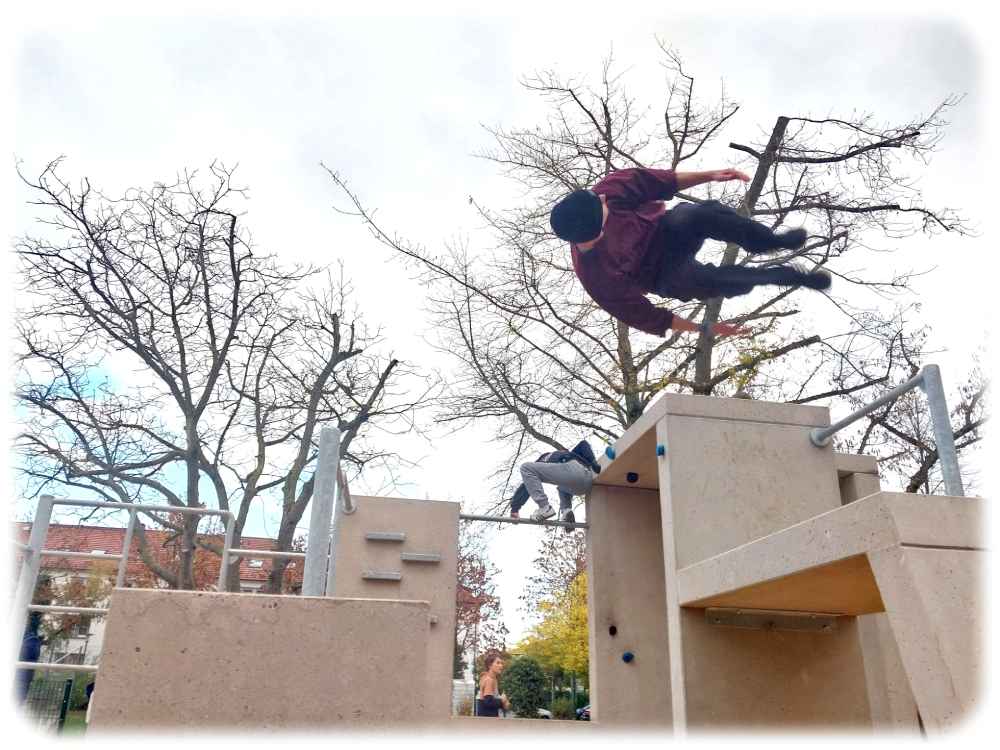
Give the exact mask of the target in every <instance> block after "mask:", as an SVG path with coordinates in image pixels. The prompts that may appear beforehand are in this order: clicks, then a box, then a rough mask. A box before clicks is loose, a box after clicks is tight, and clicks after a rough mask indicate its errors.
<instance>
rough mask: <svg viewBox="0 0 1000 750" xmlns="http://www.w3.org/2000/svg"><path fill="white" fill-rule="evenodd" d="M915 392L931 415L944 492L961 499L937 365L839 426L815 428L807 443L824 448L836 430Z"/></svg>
mask: <svg viewBox="0 0 1000 750" xmlns="http://www.w3.org/2000/svg"><path fill="white" fill-rule="evenodd" d="M916 388H920V389H921V390H922V391H923V392H924V395H925V396H926V397H927V407H928V409H929V410H930V414H931V426H932V428H933V430H934V442H935V443H936V445H937V452H938V460H939V461H940V463H941V475H942V477H943V478H944V486H945V491H946V492H947V493H948V494H949V495H951V496H953V497H964V496H965V488H964V487H963V486H962V472H961V470H960V469H959V466H958V452H957V451H956V450H955V437H954V435H953V434H952V431H951V420H950V419H949V415H948V402H947V401H946V400H945V396H944V385H943V384H942V383H941V369H940V368H939V367H938V366H937V365H924V367H923V368H922V369H921V370H920V372H918V373H917V374H916V375H914V376H913V377H912V378H910V379H909V380H907V381H906V382H905V383H902V384H900V385H897V386H896V387H895V388H893V389H892V390H891V391H887V392H886V393H884V394H883V395H882V396H880V397H879V398H877V399H875V400H874V401H872V402H871V403H870V404H868V405H867V406H863V407H862V408H860V409H858V410H857V411H856V412H854V413H853V414H851V415H850V416H847V417H844V418H843V419H841V420H840V421H839V422H834V423H833V424H832V425H830V426H829V427H817V428H815V429H814V430H812V431H811V432H810V433H809V439H810V440H811V441H812V444H813V445H815V446H817V447H819V448H824V447H826V446H827V445H829V444H830V438H831V437H832V436H833V435H834V434H836V433H837V432H839V431H840V430H842V429H844V428H845V427H847V426H848V425H850V424H853V423H854V422H856V421H858V420H859V419H861V418H862V417H864V416H866V415H868V414H871V413H872V412H873V411H875V410H876V409H878V408H880V407H882V406H885V405H886V404H889V403H891V402H893V401H895V400H896V399H897V398H899V397H900V396H902V395H903V394H904V393H907V392H908V391H912V390H914V389H916Z"/></svg>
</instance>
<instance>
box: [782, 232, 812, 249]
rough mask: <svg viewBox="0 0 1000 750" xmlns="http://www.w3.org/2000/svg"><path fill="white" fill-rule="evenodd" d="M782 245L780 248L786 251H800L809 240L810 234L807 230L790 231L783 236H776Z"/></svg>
mask: <svg viewBox="0 0 1000 750" xmlns="http://www.w3.org/2000/svg"><path fill="white" fill-rule="evenodd" d="M775 236H776V237H777V238H778V240H779V242H780V244H779V245H778V247H783V248H785V249H786V250H798V249H799V248H800V247H802V246H803V245H804V244H806V240H807V239H808V238H809V233H808V232H806V230H805V229H790V230H788V231H787V232H782V233H781V234H778V235H775Z"/></svg>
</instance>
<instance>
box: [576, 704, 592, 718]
mask: <svg viewBox="0 0 1000 750" xmlns="http://www.w3.org/2000/svg"><path fill="white" fill-rule="evenodd" d="M576 718H577V719H578V720H580V721H590V704H589V703H588V704H587V705H586V706H584V707H583V708H578V709H576Z"/></svg>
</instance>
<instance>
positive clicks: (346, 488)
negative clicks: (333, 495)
mask: <svg viewBox="0 0 1000 750" xmlns="http://www.w3.org/2000/svg"><path fill="white" fill-rule="evenodd" d="M337 481H338V482H339V487H338V492H342V493H343V501H344V513H346V514H347V515H351V513H353V512H354V511H356V510H357V509H358V506H356V505H355V504H354V500H353V498H352V497H351V488H350V485H348V484H347V477H345V476H344V472H343V471H341V470H340V468H339V467H338V468H337Z"/></svg>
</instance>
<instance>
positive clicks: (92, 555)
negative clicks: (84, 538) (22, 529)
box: [42, 549, 122, 560]
mask: <svg viewBox="0 0 1000 750" xmlns="http://www.w3.org/2000/svg"><path fill="white" fill-rule="evenodd" d="M42 557H80V558H85V559H89V560H121V559H122V556H121V555H106V554H103V553H101V552H75V551H74V550H71V549H43V550H42Z"/></svg>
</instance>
